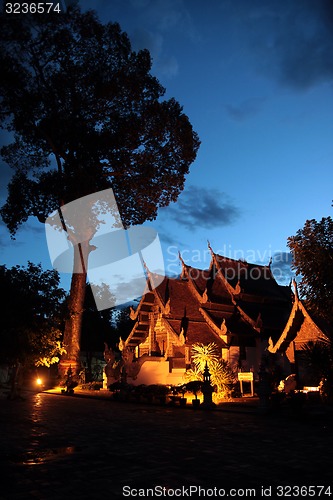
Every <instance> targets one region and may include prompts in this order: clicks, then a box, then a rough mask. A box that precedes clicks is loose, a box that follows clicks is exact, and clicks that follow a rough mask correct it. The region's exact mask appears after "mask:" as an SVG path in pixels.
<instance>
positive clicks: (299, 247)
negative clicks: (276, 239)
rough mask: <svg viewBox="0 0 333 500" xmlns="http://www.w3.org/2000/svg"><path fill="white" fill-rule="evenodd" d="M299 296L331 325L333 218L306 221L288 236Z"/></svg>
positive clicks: (332, 316)
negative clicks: (299, 278) (298, 278)
mask: <svg viewBox="0 0 333 500" xmlns="http://www.w3.org/2000/svg"><path fill="white" fill-rule="evenodd" d="M288 246H289V248H290V251H291V253H292V257H293V265H292V267H293V269H294V270H295V271H296V275H298V276H300V277H301V280H300V284H299V289H300V294H301V297H303V298H304V299H306V300H307V302H308V306H309V308H310V310H311V311H312V312H314V313H315V314H317V315H318V316H320V317H322V318H323V319H325V320H326V321H328V322H330V323H331V324H333V220H332V218H331V217H326V218H322V219H321V221H319V222H317V221H316V220H314V219H311V220H307V221H306V223H305V225H304V227H303V228H302V229H299V230H298V231H297V233H296V235H295V236H291V237H289V238H288Z"/></svg>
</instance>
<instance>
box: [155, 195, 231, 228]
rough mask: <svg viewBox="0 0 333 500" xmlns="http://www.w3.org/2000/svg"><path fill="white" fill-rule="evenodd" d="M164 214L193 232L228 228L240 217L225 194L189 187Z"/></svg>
mask: <svg viewBox="0 0 333 500" xmlns="http://www.w3.org/2000/svg"><path fill="white" fill-rule="evenodd" d="M163 213H164V215H167V216H168V218H172V219H173V220H175V221H177V222H178V224H180V225H181V226H184V227H185V228H186V229H189V230H191V231H193V230H196V229H201V228H204V229H213V228H216V227H222V226H227V225H230V224H233V223H234V221H235V220H236V219H237V218H238V217H239V215H240V211H239V209H238V207H236V206H235V205H234V204H233V203H232V202H231V201H230V199H229V197H228V196H227V195H226V194H225V193H223V192H221V191H219V190H218V189H207V188H202V187H197V186H190V187H188V188H187V189H186V190H185V191H184V192H183V193H182V194H181V195H180V196H179V198H178V201H177V203H176V204H175V205H174V206H170V207H168V208H167V209H165V210H163Z"/></svg>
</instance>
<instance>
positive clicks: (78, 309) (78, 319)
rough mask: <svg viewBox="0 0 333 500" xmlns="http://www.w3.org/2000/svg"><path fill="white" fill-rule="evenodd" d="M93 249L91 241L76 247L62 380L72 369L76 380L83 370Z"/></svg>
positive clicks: (61, 362) (62, 357) (61, 372)
mask: <svg viewBox="0 0 333 500" xmlns="http://www.w3.org/2000/svg"><path fill="white" fill-rule="evenodd" d="M92 248H93V247H91V246H90V245H89V241H85V242H82V243H80V244H79V245H75V246H74V268H73V274H72V281H71V288H70V294H69V301H68V315H67V318H66V321H65V330H64V338H63V342H62V347H64V348H65V349H66V353H64V354H63V355H62V356H61V359H60V363H59V367H58V373H59V376H60V380H61V381H64V380H65V379H66V374H67V371H68V369H69V368H71V369H72V372H73V376H74V378H77V377H78V374H79V372H80V369H81V363H80V344H81V330H82V317H83V310H84V298H85V291H86V282H87V262H88V256H89V252H90V250H92Z"/></svg>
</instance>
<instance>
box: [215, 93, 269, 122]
mask: <svg viewBox="0 0 333 500" xmlns="http://www.w3.org/2000/svg"><path fill="white" fill-rule="evenodd" d="M264 100H265V99H263V98H253V99H247V100H246V101H243V102H241V103H240V104H239V105H232V104H228V105H226V107H225V109H226V111H227V113H228V115H229V116H230V117H231V118H232V119H234V120H236V121H244V120H247V119H248V118H251V117H252V116H254V115H256V114H257V113H258V112H259V111H260V109H261V106H262V104H263V102H264Z"/></svg>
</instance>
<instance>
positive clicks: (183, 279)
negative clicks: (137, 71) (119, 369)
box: [107, 246, 327, 385]
mask: <svg viewBox="0 0 333 500" xmlns="http://www.w3.org/2000/svg"><path fill="white" fill-rule="evenodd" d="M209 249H210V252H211V262H210V266H209V268H208V269H206V270H201V269H197V268H194V267H191V266H188V265H186V264H185V263H184V261H183V260H182V259H181V257H179V258H180V261H181V264H182V272H181V274H180V276H179V277H177V278H171V277H167V276H166V277H164V279H163V280H162V282H160V281H161V279H160V278H161V277H160V276H159V277H157V276H155V275H154V274H153V273H150V272H149V271H148V278H147V286H146V290H145V292H144V294H143V296H142V298H141V301H140V303H139V304H138V307H137V308H136V310H134V309H132V310H131V319H132V320H133V322H134V325H133V329H132V331H131V333H130V334H129V336H128V338H127V339H126V340H125V341H124V343H123V345H122V346H121V349H122V352H123V358H124V363H125V366H126V373H127V378H128V382H131V383H133V384H135V385H137V384H152V383H154V384H157V383H161V384H178V383H182V381H183V380H184V379H183V376H184V373H185V372H186V370H188V369H189V368H191V366H192V359H191V354H192V353H191V347H192V345H193V344H195V343H202V344H205V345H206V344H210V343H215V344H216V345H217V346H218V347H219V349H221V356H222V358H223V359H224V360H226V361H228V362H229V363H230V364H231V366H232V367H234V368H235V369H236V370H237V371H243V372H253V373H254V377H255V378H256V377H257V374H258V372H259V369H260V364H261V362H262V359H263V356H264V355H265V354H266V355H267V353H271V354H276V357H277V358H278V362H279V363H280V365H281V368H282V370H283V371H284V372H285V373H286V375H289V374H290V373H293V372H294V371H295V350H297V349H300V348H301V345H302V344H304V343H305V342H307V341H308V340H316V339H324V338H327V337H326V335H325V333H324V332H323V331H322V329H321V328H320V327H319V326H318V325H317V324H316V323H315V322H314V321H313V320H312V319H311V317H310V315H309V313H308V312H307V311H306V309H305V306H304V304H303V303H302V302H301V301H300V299H299V298H298V294H297V287H296V283H294V287H295V290H294V292H293V291H292V289H291V287H290V286H282V285H279V284H278V283H277V281H276V280H275V278H274V276H273V273H272V271H271V265H270V263H269V264H268V265H258V264H250V263H247V262H245V261H243V260H234V259H231V258H227V257H223V256H221V255H218V254H215V253H214V252H213V250H212V248H211V247H210V246H209ZM157 278H159V279H158V280H157ZM154 282H159V283H160V284H158V285H157V286H156V287H155V285H154ZM111 361H112V359H111ZM110 366H111V365H110V363H109V370H108V372H107V375H108V382H111V380H112V377H116V374H114V373H112V370H111V369H110Z"/></svg>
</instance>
